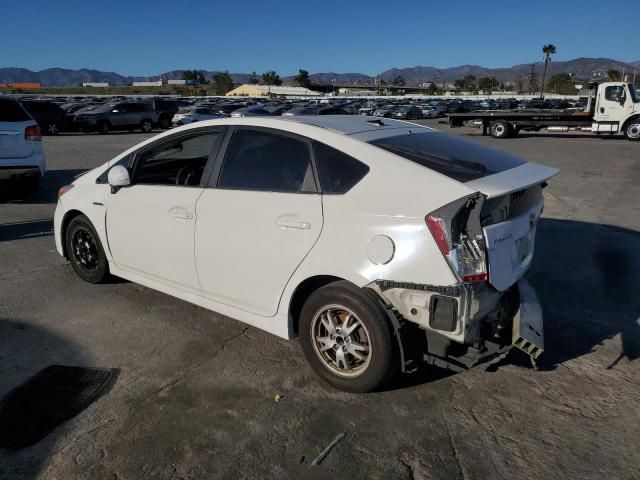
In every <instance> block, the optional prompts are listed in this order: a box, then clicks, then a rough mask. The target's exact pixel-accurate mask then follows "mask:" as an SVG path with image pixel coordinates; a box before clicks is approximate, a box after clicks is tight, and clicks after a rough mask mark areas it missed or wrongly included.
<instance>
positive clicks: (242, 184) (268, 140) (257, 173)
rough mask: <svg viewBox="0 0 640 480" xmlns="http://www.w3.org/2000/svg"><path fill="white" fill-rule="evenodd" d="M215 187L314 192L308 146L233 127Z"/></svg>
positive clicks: (299, 142)
mask: <svg viewBox="0 0 640 480" xmlns="http://www.w3.org/2000/svg"><path fill="white" fill-rule="evenodd" d="M218 187H220V188H233V189H240V190H263V191H271V192H288V193H298V192H313V191H314V190H315V183H314V179H313V171H312V169H311V156H310V151H309V145H308V143H307V142H305V141H303V140H299V139H297V138H293V137H290V136H287V135H280V134H276V133H273V132H267V131H263V130H244V129H241V130H236V132H235V133H234V134H233V137H232V138H231V142H230V143H229V146H228V147H227V152H226V155H225V159H224V163H223V164H222V171H221V172H220V178H219V180H218Z"/></svg>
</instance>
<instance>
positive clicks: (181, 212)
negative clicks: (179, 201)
mask: <svg viewBox="0 0 640 480" xmlns="http://www.w3.org/2000/svg"><path fill="white" fill-rule="evenodd" d="M169 215H170V216H172V217H173V218H179V219H182V220H191V219H192V218H193V213H191V212H188V211H187V210H185V209H184V208H180V207H173V208H172V209H171V210H169Z"/></svg>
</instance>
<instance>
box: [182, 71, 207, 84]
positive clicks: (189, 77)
mask: <svg viewBox="0 0 640 480" xmlns="http://www.w3.org/2000/svg"><path fill="white" fill-rule="evenodd" d="M182 80H186V81H187V82H188V83H190V84H192V85H200V84H202V83H206V79H205V78H204V74H203V73H202V72H201V71H200V70H185V71H183V72H182Z"/></svg>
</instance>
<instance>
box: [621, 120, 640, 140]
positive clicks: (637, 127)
mask: <svg viewBox="0 0 640 480" xmlns="http://www.w3.org/2000/svg"><path fill="white" fill-rule="evenodd" d="M624 136H625V138H626V139H627V140H631V141H632V142H637V141H638V140H640V118H634V119H633V120H631V121H630V122H629V123H628V124H627V125H626V126H625V127H624Z"/></svg>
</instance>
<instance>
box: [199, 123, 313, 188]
mask: <svg viewBox="0 0 640 480" xmlns="http://www.w3.org/2000/svg"><path fill="white" fill-rule="evenodd" d="M238 130H256V131H261V132H267V133H271V134H274V135H280V136H283V137H290V138H294V139H296V140H299V141H302V142H304V143H305V144H306V145H307V149H308V150H309V160H310V162H311V172H312V174H313V186H314V189H313V191H306V192H287V191H283V190H264V189H254V188H252V189H246V188H232V187H221V186H220V185H219V181H220V174H221V173H222V166H223V164H224V159H225V156H226V155H227V150H228V149H229V144H230V143H231V138H232V137H233V134H234V133H235V132H236V131H238ZM223 143H224V144H223V145H222V146H221V148H220V149H219V151H218V155H217V157H216V160H215V165H214V168H213V173H212V175H211V178H210V181H209V182H208V184H207V188H215V189H218V190H235V191H243V192H271V193H287V194H295V195H309V194H311V195H318V194H322V190H321V189H320V179H319V177H318V170H317V167H316V157H315V152H314V151H313V145H312V139H310V138H308V137H305V136H303V135H298V134H296V133H291V132H288V131H286V130H280V129H277V128H271V127H260V126H253V125H233V126H230V127H229V131H228V132H227V137H226V138H225V140H224V142H223Z"/></svg>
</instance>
